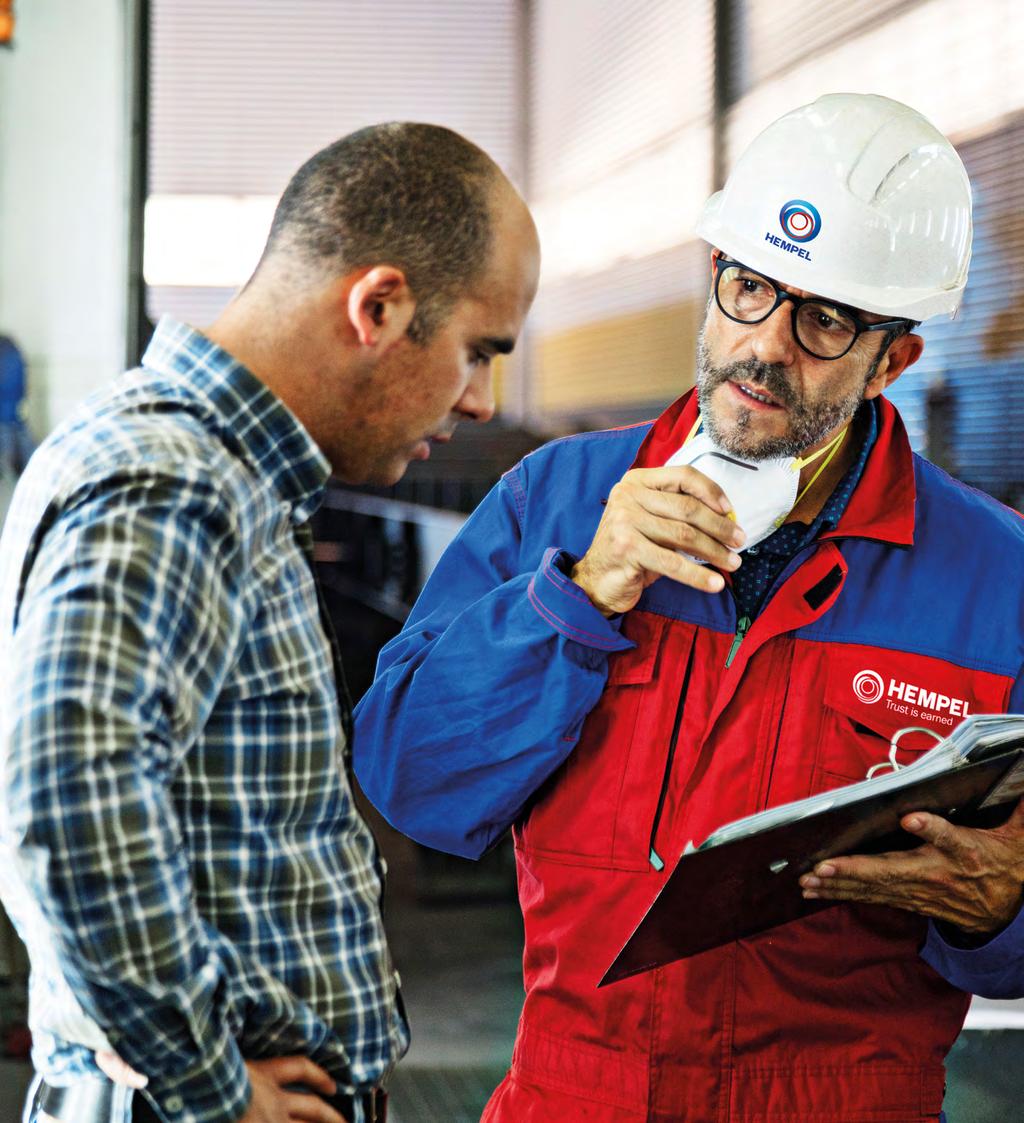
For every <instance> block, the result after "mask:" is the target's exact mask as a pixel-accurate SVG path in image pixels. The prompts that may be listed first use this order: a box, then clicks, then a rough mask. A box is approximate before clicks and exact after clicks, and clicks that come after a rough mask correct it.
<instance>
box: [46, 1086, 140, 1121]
mask: <svg viewBox="0 0 1024 1123" xmlns="http://www.w3.org/2000/svg"><path fill="white" fill-rule="evenodd" d="M131 1096H132V1091H131V1089H130V1088H121V1087H118V1085H116V1084H112V1083H110V1081H109V1080H79V1081H77V1082H76V1083H74V1084H69V1085H68V1086H67V1087H66V1088H54V1087H53V1086H52V1085H50V1084H44V1083H43V1082H42V1081H40V1082H39V1085H38V1087H37V1088H36V1092H35V1096H34V1097H33V1101H32V1104H33V1109H34V1112H33V1114H32V1116H30V1118H36V1113H38V1112H40V1111H42V1112H45V1113H46V1114H47V1115H49V1116H50V1117H51V1118H52V1119H56V1120H58V1123H123V1121H124V1120H128V1119H130V1118H131V1115H130V1114H129V1108H128V1105H129V1104H130V1103H131Z"/></svg>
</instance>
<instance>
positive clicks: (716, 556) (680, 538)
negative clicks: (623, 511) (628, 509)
mask: <svg viewBox="0 0 1024 1123" xmlns="http://www.w3.org/2000/svg"><path fill="white" fill-rule="evenodd" d="M730 525H731V524H730ZM633 529H634V530H635V531H636V532H637V533H638V534H640V535H642V536H643V537H644V538H646V539H647V540H648V541H649V542H653V543H654V544H655V545H657V546H664V547H666V548H667V549H670V550H682V551H683V552H684V553H687V554H691V555H693V556H694V557H698V558H703V560H704V561H707V562H710V563H711V564H712V565H715V566H718V568H719V569H727V570H729V571H732V570H734V569H738V568H739V566H740V563H741V559H740V556H739V554H737V553H734V552H733V551H732V550H730V549H728V548H727V547H725V546H723V545H722V544H721V543H720V542H718V541H716V540H715V539H714V538H712V537H710V536H709V535H708V534H705V533H704V531H703V530H701V529H700V527H699V526H695V525H693V524H691V523H686V522H679V521H677V520H676V519H662V518H657V517H656V516H654V515H651V514H648V513H647V512H646V511H642V510H640V511H637V512H636V515H635V518H634V523H633Z"/></svg>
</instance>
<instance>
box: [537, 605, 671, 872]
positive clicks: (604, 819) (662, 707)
mask: <svg viewBox="0 0 1024 1123" xmlns="http://www.w3.org/2000/svg"><path fill="white" fill-rule="evenodd" d="M622 634H623V635H624V636H625V637H626V638H628V639H630V640H632V641H633V642H634V643H635V644H636V647H635V648H633V649H631V650H629V651H623V652H618V653H616V654H615V655H613V656H611V657H610V658H609V663H608V681H607V684H606V686H605V689H604V692H603V693H602V695H601V698H600V700H599V701H598V703H597V705H596V706H595V707H594V709H593V710H591V712H590V714H589V715H588V717H587V719H586V721H585V722H584V723H583V728H582V731H581V733H580V739H579V742H578V744H577V745H576V747H575V748H574V749H573V750H572V752H571V753H570V755H569V757H568V759H567V760H566V761H565V763H564V764H563V765H562V766H561V768H559V769H558V771H556V772H555V773H554V775H553V776H552V777H551V778H550V779H549V780H548V781H547V782H546V783H545V784H544V786H543V787H542V788H541V789H540V791H539V792H538V794H537V797H536V800H535V801H534V803H533V804H532V806H531V807H530V808H529V810H528V812H527V814H526V816H525V817H524V819H523V820H522V821H521V823H520V824H519V826H518V827H517V829H516V841H517V844H518V845H519V846H520V847H521V848H522V849H525V850H529V851H531V852H534V853H537V854H539V855H542V856H549V857H553V858H557V859H559V860H562V861H568V862H570V863H573V862H576V863H580V864H584V865H596V866H602V867H608V868H616V869H626V870H645V869H647V868H649V867H648V856H649V850H650V831H651V826H652V823H653V821H654V816H655V814H656V809H657V806H658V800H659V796H660V793H661V786H662V783H663V779H664V773H665V769H666V767H667V763H668V759H669V747H670V742H671V735H672V725H673V717H674V711H675V706H676V703H677V694H678V687H680V686H681V683H682V675H683V673H684V671H685V667H686V662H687V658H688V656H689V646H690V645H692V642H693V627H692V625H678V624H676V623H675V622H671V621H667V620H666V619H665V617H662V616H657V615H655V614H653V613H647V612H638V611H636V610H634V611H633V612H631V613H629V614H628V615H627V616H626V618H625V620H624V621H623V626H622ZM675 649H679V650H678V651H675ZM684 649H685V651H684ZM673 652H674V654H673ZM680 656H682V658H680ZM677 672H678V675H677ZM677 677H678V680H679V681H678V684H677V685H676V686H672V685H671V683H673V682H674V681H675V680H676V678H677Z"/></svg>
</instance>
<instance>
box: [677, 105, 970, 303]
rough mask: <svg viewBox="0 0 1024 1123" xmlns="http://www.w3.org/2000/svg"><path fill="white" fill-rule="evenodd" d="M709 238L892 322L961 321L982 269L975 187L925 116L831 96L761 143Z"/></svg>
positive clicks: (716, 215) (740, 164)
mask: <svg viewBox="0 0 1024 1123" xmlns="http://www.w3.org/2000/svg"><path fill="white" fill-rule="evenodd" d="M697 233H698V234H699V235H700V236H701V237H702V238H704V239H705V240H707V241H708V242H710V243H711V244H712V245H715V246H717V247H718V248H719V249H721V250H722V251H723V252H724V253H726V254H727V255H728V256H729V257H732V258H735V259H736V260H737V261H740V262H742V263H743V264H744V265H749V266H750V267H751V268H752V269H756V270H757V271H758V272H761V273H764V274H766V275H767V276H769V277H773V278H775V279H776V280H778V281H781V282H782V283H783V284H786V285H791V286H793V287H794V288H798V289H804V290H806V291H808V292H812V293H816V294H818V295H821V296H826V297H828V298H829V299H831V300H835V301H837V302H838V303H841V304H849V305H852V306H853V307H854V308H862V309H864V310H865V311H868V312H877V313H879V314H880V315H883V316H891V317H894V318H896V317H898V318H906V319H908V320H925V319H927V318H928V317H929V316H936V315H940V314H943V313H945V314H946V315H949V316H952V315H953V314H954V312H956V309H957V307H958V306H959V304H960V300H961V297H962V296H963V290H964V285H965V284H966V283H967V266H968V263H969V262H970V260H971V185H970V182H969V180H968V178H967V172H966V170H965V169H964V166H963V163H962V161H961V160H960V157H959V156H958V155H957V152H956V149H954V148H953V146H952V145H951V144H950V143H949V141H948V140H947V139H946V138H945V137H944V136H943V135H942V133H940V132H939V131H938V130H937V129H936V128H935V127H934V126H933V125H932V124H931V123H930V122H929V121H927V120H926V119H925V118H924V117H922V116H921V114H920V113H918V112H917V111H916V110H913V109H911V108H910V107H909V106H906V105H902V104H901V103H900V102H898V101H891V100H890V99H889V98H884V97H878V96H876V95H874V94H827V95H825V96H824V97H820V98H818V100H817V101H815V102H812V104H810V105H805V106H802V107H801V108H800V109H795V110H793V112H792V113H787V114H786V115H785V116H784V117H780V118H779V120H777V121H775V122H774V123H773V124H771V125H769V126H768V128H766V129H765V130H764V132H762V133H761V134H760V135H759V136H758V137H756V138H755V140H754V141H753V142H752V143H751V144H750V146H749V147H748V148H747V149H746V151H745V152H744V153H743V155H742V156H740V158H739V160H737V162H736V166H735V167H734V168H733V170H732V174H731V175H730V176H729V179H728V182H727V183H726V185H725V187H724V188H723V190H721V191H718V192H716V193H715V194H714V195H712V196H711V198H710V199H708V201H707V203H706V204H705V205H704V211H703V213H702V214H701V217H700V221H699V223H698V224H697Z"/></svg>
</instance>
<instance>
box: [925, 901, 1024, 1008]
mask: <svg viewBox="0 0 1024 1123" xmlns="http://www.w3.org/2000/svg"><path fill="white" fill-rule="evenodd" d="M921 958H922V959H923V960H924V961H925V963H927V964H929V965H930V966H931V967H934V968H935V970H936V971H938V973H939V974H940V975H941V976H942V977H943V978H944V979H946V980H948V981H949V982H951V983H952V984H953V986H956V987H959V988H960V989H961V990H966V991H968V992H969V993H970V994H980V995H981V996H982V997H983V998H1024V909H1021V911H1020V912H1019V913H1018V914H1017V916H1016V918H1015V919H1014V920H1013V922H1012V923H1011V924H1010V925H1008V926H1007V927H1006V928H1004V929H1003V930H1002V931H1001V932H999V933H998V934H997V935H995V936H993V937H992V939H991V940H989V941H988V943H985V944H982V945H981V947H974V948H958V947H954V946H953V945H952V944H950V943H948V942H947V941H946V940H944V939H943V938H942V934H941V933H940V932H939V930H938V928H937V927H936V926H935V924H934V923H929V925H928V938H927V940H925V944H924V947H923V948H922V949H921Z"/></svg>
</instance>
